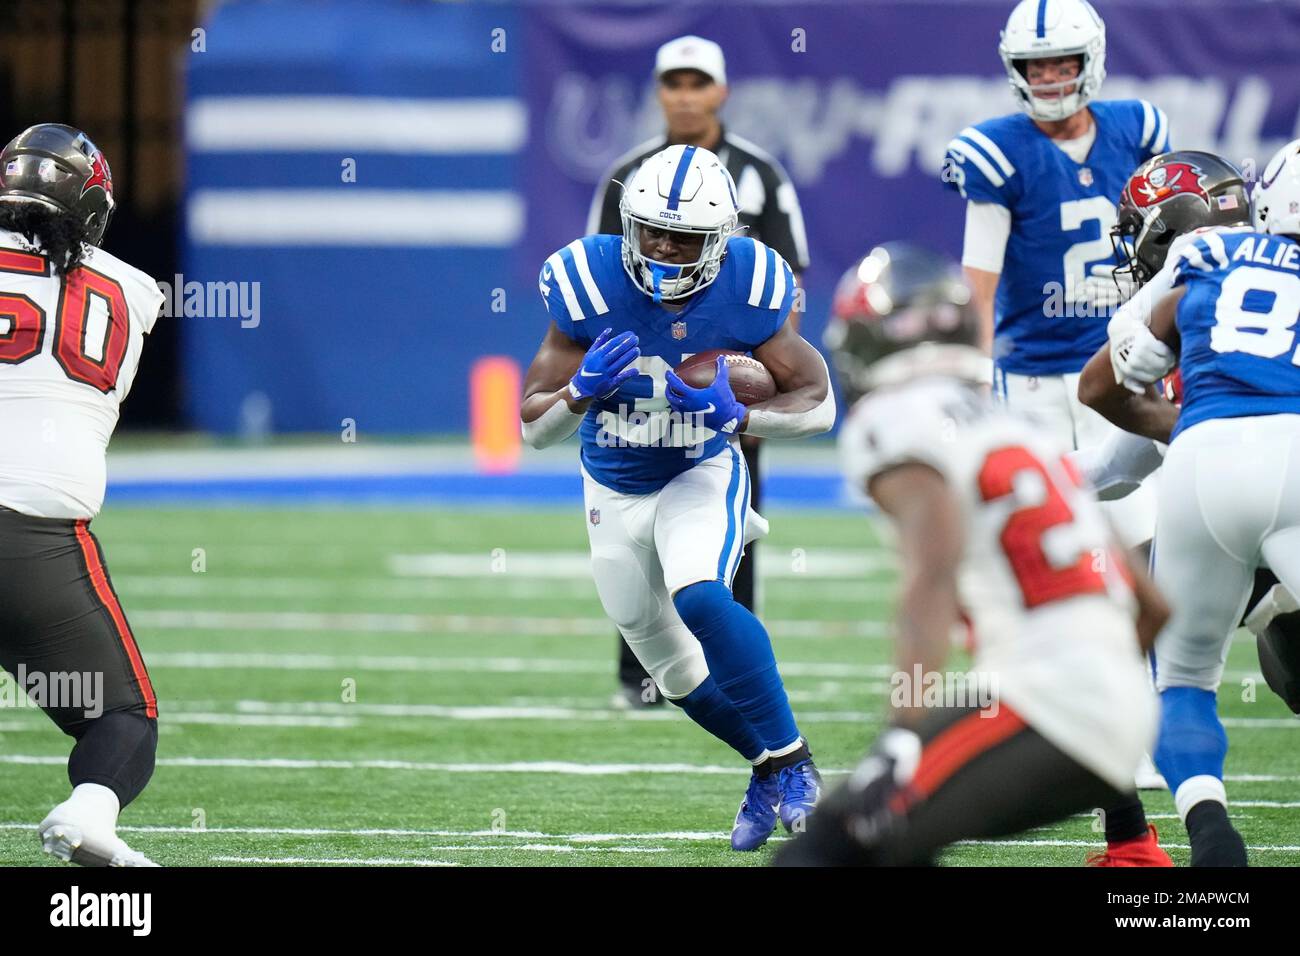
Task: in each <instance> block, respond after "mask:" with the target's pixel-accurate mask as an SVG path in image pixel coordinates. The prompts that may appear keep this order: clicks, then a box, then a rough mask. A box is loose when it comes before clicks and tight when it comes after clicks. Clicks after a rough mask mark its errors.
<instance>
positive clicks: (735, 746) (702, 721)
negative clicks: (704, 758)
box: [668, 674, 766, 763]
mask: <svg viewBox="0 0 1300 956" xmlns="http://www.w3.org/2000/svg"><path fill="white" fill-rule="evenodd" d="M668 699H669V700H670V701H672V702H673V703H674V704H676V705H677V706H678V707H680V708H681V709H682V710H684V711H686V716H688V717H690V718H691V720H693V721H695V722H696V723H697V724H699V725H700V726H701V727H703V728H704V729H705V730H707V731H708V732H709V733H711V734H713V736H715V737H717V738H718V739H719V740H721V741H722V742H723V743H724V744H726V745H727V746H729V747H730V748H731V749H732V750H734V751H736V752H737V753H738V754H740V755H741V756H742V757H744V758H745V759H746V760H748V761H750V762H751V763H752V762H753V761H755V760H757V759H758V758H759V757H760V756H761V755H762V753H763V751H764V750H765V749H766V748H765V747H764V746H763V739H762V738H761V737H759V736H758V732H757V731H755V730H754V728H753V727H752V726H750V723H749V721H748V720H746V719H745V715H744V714H742V713H741V712H740V711H739V710H737V709H736V705H735V704H733V703H732V702H731V698H729V697H728V696H727V695H726V694H724V693H723V692H722V688H721V687H719V686H718V682H717V681H715V680H714V679H713V675H712V674H710V675H709V676H708V677H706V678H704V682H703V683H702V684H700V686H699V687H697V688H695V690H693V691H691V692H690V693H689V694H687V695H686V696H685V697H681V698H678V699H677V700H673V699H672V698H671V697H670V698H668Z"/></svg>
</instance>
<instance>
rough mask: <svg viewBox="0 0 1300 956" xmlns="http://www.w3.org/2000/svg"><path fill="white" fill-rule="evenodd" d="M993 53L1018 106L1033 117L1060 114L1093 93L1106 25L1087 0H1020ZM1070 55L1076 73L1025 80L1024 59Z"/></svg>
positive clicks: (1102, 64) (1102, 71) (1102, 72)
mask: <svg viewBox="0 0 1300 956" xmlns="http://www.w3.org/2000/svg"><path fill="white" fill-rule="evenodd" d="M998 54H999V55H1000V56H1001V57H1002V65H1003V66H1004V67H1005V68H1006V71H1007V79H1008V80H1009V81H1010V83H1011V89H1012V91H1013V92H1014V93H1015V97H1016V102H1017V103H1018V104H1019V105H1020V108H1021V109H1022V110H1023V111H1024V112H1026V113H1028V114H1029V115H1030V116H1031V117H1032V118H1034V119H1036V120H1044V121H1050V120H1062V119H1066V118H1067V117H1070V116H1073V115H1074V114H1075V113H1077V112H1079V110H1081V109H1083V108H1084V107H1085V106H1087V105H1088V103H1089V101H1091V100H1092V99H1093V98H1094V97H1096V96H1097V93H1098V91H1099V90H1100V89H1101V82H1102V80H1104V79H1105V78H1106V25H1105V24H1104V23H1102V21H1101V17H1099V16H1098V15H1097V11H1096V10H1094V9H1093V8H1092V4H1090V3H1088V2H1087V0H1021V2H1020V3H1019V4H1017V5H1016V8H1015V9H1014V10H1012V11H1011V16H1010V17H1009V18H1008V19H1007V25H1006V28H1005V29H1004V30H1003V31H1002V41H1001V43H999V44H998ZM1071 56H1077V57H1079V58H1080V60H1081V63H1080V69H1079V73H1078V75H1077V76H1074V77H1071V78H1070V79H1067V80H1062V81H1061V82H1058V83H1039V84H1034V85H1032V86H1031V85H1030V83H1029V77H1028V76H1027V64H1028V61H1030V60H1039V59H1047V58H1049V57H1050V58H1056V57H1071ZM1067 91H1068V92H1067ZM1045 94H1046V95H1045Z"/></svg>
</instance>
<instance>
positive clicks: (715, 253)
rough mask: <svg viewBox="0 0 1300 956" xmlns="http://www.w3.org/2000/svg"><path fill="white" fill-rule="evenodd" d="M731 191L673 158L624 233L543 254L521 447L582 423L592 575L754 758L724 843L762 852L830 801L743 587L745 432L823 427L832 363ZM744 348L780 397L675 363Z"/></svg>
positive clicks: (616, 616) (672, 688) (655, 162)
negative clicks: (539, 328) (747, 227)
mask: <svg viewBox="0 0 1300 956" xmlns="http://www.w3.org/2000/svg"><path fill="white" fill-rule="evenodd" d="M737 212H738V207H737V203H736V192H735V184H734V183H733V182H732V179H731V175H730V174H729V173H728V172H727V170H726V167H724V166H723V165H722V163H721V162H719V160H718V158H717V157H716V156H715V155H714V154H713V153H711V152H709V151H708V150H706V149H703V148H699V147H695V146H680V145H679V146H670V147H669V148H667V149H665V150H663V151H661V152H659V153H656V154H655V155H653V156H651V157H650V158H649V159H647V160H646V161H645V163H644V164H643V165H642V166H641V167H640V168H639V169H638V170H637V172H636V173H635V174H634V175H633V176H632V177H631V180H630V181H629V182H628V184H627V187H626V189H625V190H624V193H623V200H622V205H621V213H622V220H623V235H622V236H612V235H600V236H587V237H586V238H583V239H577V240H575V241H573V242H571V243H569V244H568V245H567V246H565V247H564V248H563V249H560V250H559V251H558V252H556V253H555V254H554V255H552V256H551V257H550V258H548V259H547V260H546V263H545V264H544V265H543V267H542V270H541V277H540V286H541V292H542V298H543V300H544V301H545V303H546V309H547V312H548V313H549V314H550V317H551V323H550V326H549V328H548V329H547V332H546V337H545V338H544V339H543V341H542V345H541V348H540V349H539V350H538V353H537V356H536V357H535V358H534V359H533V362H532V365H531V367H530V368H529V370H528V375H527V377H526V379H525V382H524V399H523V405H522V409H521V417H522V419H523V432H524V440H525V441H527V442H528V444H529V445H531V446H533V447H535V448H542V447H545V446H547V445H551V444H554V443H555V442H558V441H561V440H562V439H564V438H567V437H568V436H569V435H571V434H572V433H573V432H574V431H575V430H576V429H579V428H581V432H580V436H581V444H582V451H581V468H582V475H583V482H584V487H585V499H586V500H585V507H586V521H587V533H588V536H589V538H590V542H591V565H592V576H593V577H594V579H595V583H596V590H597V592H598V593H599V596H600V601H601V604H602V605H603V606H604V609H605V613H606V614H608V615H609V617H610V618H611V619H612V620H613V622H614V623H615V624H616V625H617V626H618V628H619V630H620V631H621V632H622V634H623V636H624V637H625V638H626V639H627V642H628V644H629V646H630V647H631V648H632V650H633V651H634V652H635V653H636V655H637V658H638V659H639V660H640V661H641V664H642V665H643V666H644V667H645V668H646V670H647V671H648V672H649V673H650V675H651V676H652V677H653V678H654V680H655V683H656V684H657V685H658V686H659V689H660V691H661V692H662V693H663V695H664V696H665V697H666V698H667V699H668V700H670V701H672V702H673V703H674V704H676V705H678V706H680V707H681V708H682V709H683V710H684V711H685V712H686V714H687V716H689V717H690V718H691V719H692V720H693V721H695V722H696V723H697V724H699V725H700V726H701V727H703V728H704V729H705V730H707V731H708V732H709V733H711V734H713V735H714V736H715V737H717V738H718V739H720V740H722V741H723V742H725V743H726V744H728V745H729V746H730V747H731V748H732V749H734V750H735V751H736V752H737V753H739V754H740V755H741V756H742V757H744V758H745V759H746V760H748V761H749V762H750V763H751V764H752V766H753V772H752V775H751V778H750V783H749V788H748V789H747V791H746V793H745V798H744V801H743V803H742V804H741V807H740V811H739V813H738V814H737V815H736V821H735V826H734V829H733V831H732V836H731V845H732V846H733V847H734V848H735V849H737V850H752V849H756V848H757V847H759V846H762V845H763V843H765V842H766V841H767V839H768V837H769V836H770V835H771V833H772V831H773V829H775V826H776V822H777V820H778V818H779V819H780V821H781V822H782V823H784V825H785V826H786V828H787V829H790V830H794V829H800V828H801V823H802V821H803V820H804V819H805V817H806V816H807V814H808V813H809V812H810V811H811V810H812V808H813V807H814V806H815V804H816V802H817V798H818V795H819V793H820V779H819V776H818V774H817V771H816V769H815V767H814V766H813V762H812V758H811V754H810V753H809V750H808V745H807V742H806V741H805V740H804V739H803V738H802V737H801V736H800V733H799V729H798V726H797V725H796V723H795V719H794V714H793V713H792V711H791V709H790V703H789V700H788V699H787V696H786V692H785V688H784V686H783V684H782V682H781V676H780V674H779V672H778V670H777V664H776V658H775V656H774V655H773V652H772V644H771V640H770V639H769V637H768V634H767V631H766V630H765V629H764V627H763V625H762V623H760V622H759V620H758V619H757V618H756V617H755V616H754V615H753V614H752V613H750V612H749V611H748V610H746V609H745V608H744V607H743V606H742V605H740V604H739V603H737V602H736V601H735V599H734V598H733V596H732V593H731V578H732V575H733V574H734V573H735V569H736V564H737V563H738V562H739V560H740V556H741V554H742V552H743V550H744V547H745V545H746V544H747V543H748V542H749V541H752V540H755V539H757V538H758V537H761V535H762V534H764V533H765V531H766V524H765V522H764V521H763V519H762V518H761V517H760V516H758V515H757V514H756V513H754V512H752V511H751V510H750V508H749V476H748V473H747V471H746V468H745V460H744V458H743V457H742V456H741V454H740V452H739V451H738V449H737V447H736V438H737V436H739V435H741V434H750V435H757V436H759V437H763V438H800V437H803V436H806V435H815V434H817V433H819V432H824V431H826V430H828V429H829V428H830V427H831V425H832V424H833V423H834V420H835V400H834V397H833V393H832V391H831V389H830V381H829V374H828V372H827V369H826V363H825V361H824V360H823V359H822V357H821V355H820V353H818V351H817V350H816V349H815V348H813V347H812V346H811V345H809V344H808V343H807V342H806V341H804V340H803V339H802V338H801V337H800V336H799V335H798V333H797V332H795V331H794V329H793V328H792V327H791V325H790V322H789V320H788V316H789V313H790V309H791V303H792V299H793V294H794V283H793V281H792V276H791V272H790V267H789V266H788V265H786V263H785V261H784V260H783V259H782V258H781V257H780V256H779V255H777V254H776V253H775V252H774V251H773V250H772V249H770V248H768V247H767V246H764V245H763V243H761V242H758V241H756V240H754V239H750V238H747V237H743V236H736V235H733V233H734V232H735V231H736V222H737ZM714 349H726V350H730V351H736V352H742V353H751V354H752V355H753V357H754V358H755V359H757V360H758V361H759V362H761V363H762V364H763V365H764V366H766V368H767V369H768V370H769V371H770V373H771V377H772V379H773V380H774V382H775V386H776V394H775V396H774V397H773V398H771V399H769V400H766V401H762V402H758V403H755V404H753V405H751V406H749V407H748V408H746V407H745V406H743V405H741V404H740V403H739V402H738V401H737V399H736V397H735V394H734V393H733V391H732V388H731V386H730V384H729V382H728V373H727V369H726V364H725V361H726V360H725V358H724V357H722V356H719V358H718V360H717V362H716V366H715V367H716V375H715V377H714V379H713V381H712V383H711V384H709V385H707V386H706V387H703V388H695V387H692V386H691V385H688V384H687V383H686V382H684V381H682V379H681V378H679V377H678V376H677V374H675V372H674V368H676V367H678V366H680V365H681V363H682V362H683V361H684V360H685V359H687V358H688V357H690V356H691V355H694V354H696V353H700V352H706V351H711V350H714Z"/></svg>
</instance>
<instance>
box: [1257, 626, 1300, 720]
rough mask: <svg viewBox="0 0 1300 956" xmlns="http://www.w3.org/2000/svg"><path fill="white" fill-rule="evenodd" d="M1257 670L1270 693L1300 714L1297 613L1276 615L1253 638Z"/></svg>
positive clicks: (1293, 711)
mask: <svg viewBox="0 0 1300 956" xmlns="http://www.w3.org/2000/svg"><path fill="white" fill-rule="evenodd" d="M1255 646H1256V647H1257V648H1258V650H1259V669H1260V671H1261V672H1263V674H1264V680H1265V681H1266V682H1267V683H1268V686H1269V689H1270V690H1272V691H1273V693H1275V694H1277V696H1279V697H1281V698H1282V700H1283V701H1284V702H1285V703H1286V705H1287V706H1288V707H1290V708H1291V712H1292V713H1294V714H1300V612H1296V613H1294V614H1279V615H1278V616H1277V617H1275V618H1273V620H1272V622H1270V623H1269V625H1268V627H1266V628H1264V633H1263V634H1260V635H1259V636H1258V637H1257V638H1255Z"/></svg>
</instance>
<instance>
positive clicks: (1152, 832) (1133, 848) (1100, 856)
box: [1084, 823, 1174, 866]
mask: <svg viewBox="0 0 1300 956" xmlns="http://www.w3.org/2000/svg"><path fill="white" fill-rule="evenodd" d="M1156 836H1157V834H1156V828H1155V825H1154V824H1150V823H1148V824H1147V832H1146V833H1145V834H1143V835H1142V836H1140V837H1137V838H1136V839H1133V840H1121V841H1120V842H1119V843H1108V844H1106V851H1105V852H1104V853H1094V854H1092V855H1091V856H1089V857H1088V859H1087V860H1086V861H1085V864H1084V865H1085V866H1173V865H1174V861H1173V860H1171V859H1170V858H1169V854H1168V853H1166V852H1165V851H1164V850H1162V849H1160V844H1159V842H1157V840H1156Z"/></svg>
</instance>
